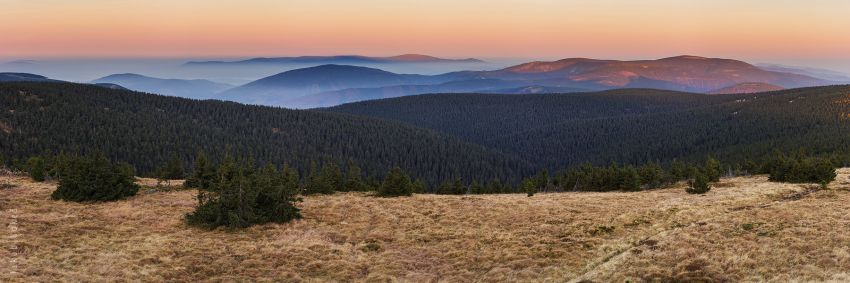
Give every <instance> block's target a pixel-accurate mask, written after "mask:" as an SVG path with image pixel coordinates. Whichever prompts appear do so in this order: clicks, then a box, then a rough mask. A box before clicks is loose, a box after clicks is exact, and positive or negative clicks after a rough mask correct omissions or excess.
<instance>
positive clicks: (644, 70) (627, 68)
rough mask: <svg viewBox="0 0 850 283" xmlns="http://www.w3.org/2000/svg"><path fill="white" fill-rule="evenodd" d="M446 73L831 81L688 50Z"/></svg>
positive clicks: (789, 83) (589, 79) (711, 86)
mask: <svg viewBox="0 0 850 283" xmlns="http://www.w3.org/2000/svg"><path fill="white" fill-rule="evenodd" d="M446 75H449V76H455V77H461V78H496V79H504V80H524V81H530V82H534V83H536V84H539V85H543V86H561V87H579V88H590V89H597V90H604V89H615V88H657V89H667V90H676V91H689V92H703V93H704V92H708V91H712V90H717V89H720V88H723V87H728V86H732V85H736V84H740V83H750V82H758V83H769V84H775V85H779V86H782V87H785V88H796V87H807V86H817V85H825V84H829V82H828V81H826V80H822V79H817V78H813V77H810V76H805V75H799V74H792V73H782V72H773V71H766V70H763V69H760V68H758V67H756V66H754V65H751V64H749V63H746V62H743V61H738V60H731V59H721V58H706V57H699V56H690V55H683V56H676V57H668V58H662V59H657V60H637V61H620V60H597V59H587V58H569V59H562V60H558V61H551V62H544V61H539V62H530V63H525V64H520V65H516V66H512V67H508V68H504V69H501V70H496V71H483V72H468V71H467V72H457V73H452V74H446Z"/></svg>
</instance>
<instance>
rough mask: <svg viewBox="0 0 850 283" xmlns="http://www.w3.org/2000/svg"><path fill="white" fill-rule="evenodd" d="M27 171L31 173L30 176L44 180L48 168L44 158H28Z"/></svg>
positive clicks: (39, 180) (35, 179)
mask: <svg viewBox="0 0 850 283" xmlns="http://www.w3.org/2000/svg"><path fill="white" fill-rule="evenodd" d="M26 171H27V173H28V174H29V175H30V178H32V179H33V181H36V182H44V180H45V177H46V173H47V172H46V171H47V170H46V168H45V165H44V158H41V157H31V158H30V159H28V160H27V170H26Z"/></svg>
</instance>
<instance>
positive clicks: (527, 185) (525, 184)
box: [520, 179, 537, 197]
mask: <svg viewBox="0 0 850 283" xmlns="http://www.w3.org/2000/svg"><path fill="white" fill-rule="evenodd" d="M520 188H521V189H522V191H523V192H525V193H526V194H527V195H528V196H529V197H532V196H534V194H536V193H537V184H536V182H535V181H534V180H531V179H525V180H523V181H522V183H521V184H520Z"/></svg>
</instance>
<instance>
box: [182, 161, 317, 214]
mask: <svg viewBox="0 0 850 283" xmlns="http://www.w3.org/2000/svg"><path fill="white" fill-rule="evenodd" d="M284 171H285V172H284V173H279V172H278V171H277V169H276V168H274V166H266V167H264V168H263V169H261V170H254V168H253V166H251V165H246V164H236V163H234V162H232V161H229V160H226V161H224V162H222V164H221V166H220V167H219V169H218V170H217V175H216V176H215V178H214V180H212V182H211V187H210V189H209V190H198V206H197V207H196V208H195V211H193V212H191V213H189V214H187V215H186V220H187V222H188V223H189V224H190V225H194V226H198V227H203V228H208V229H214V228H217V227H227V228H229V229H237V228H245V227H248V226H251V225H255V224H264V223H270V222H273V223H285V222H289V221H291V220H294V219H300V218H301V212H300V210H299V209H298V207H296V206H295V205H294V202H297V201H300V199H298V198H296V197H295V195H296V194H297V193H298V190H299V188H298V183H297V182H292V180H290V179H291V175H290V172H289V171H288V169H286V170H284Z"/></svg>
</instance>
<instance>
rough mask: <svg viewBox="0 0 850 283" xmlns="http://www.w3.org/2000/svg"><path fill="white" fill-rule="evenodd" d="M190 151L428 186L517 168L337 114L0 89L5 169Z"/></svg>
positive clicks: (38, 88) (505, 160)
mask: <svg viewBox="0 0 850 283" xmlns="http://www.w3.org/2000/svg"><path fill="white" fill-rule="evenodd" d="M198 150H203V151H205V152H206V153H207V154H209V155H211V156H212V158H213V159H217V160H220V159H221V158H222V156H223V155H224V154H225V153H226V152H231V153H233V154H234V155H237V156H239V157H253V158H255V159H256V160H257V162H258V163H260V164H261V163H263V162H273V163H276V164H278V165H280V164H283V163H289V164H290V165H292V166H296V167H298V168H300V169H301V170H302V172H304V170H306V168H307V167H308V166H309V164H310V162H311V161H317V162H319V163H320V164H321V163H322V162H323V161H324V160H325V159H326V158H331V159H332V160H333V161H335V162H337V163H338V164H341V165H343V164H345V163H346V162H347V161H348V159H351V160H354V161H355V162H357V163H359V165H360V166H361V167H362V168H363V170H364V173H365V174H366V175H367V176H368V175H370V174H382V173H384V172H386V171H387V170H388V169H389V168H392V167H393V166H396V165H398V166H401V168H403V169H404V170H407V171H408V172H409V173H410V174H411V175H413V176H415V177H417V178H424V179H425V180H428V181H430V182H437V181H439V180H443V179H447V178H451V177H453V176H454V175H455V173H456V172H457V173H458V174H460V176H462V177H463V178H465V179H472V178H476V179H477V178H481V179H485V178H493V177H503V178H507V177H508V176H518V175H523V174H524V173H527V172H530V171H531V170H532V168H530V167H529V166H526V165H525V163H524V162H523V161H520V160H518V159H515V158H510V157H506V156H504V155H502V154H500V153H497V152H495V151H492V150H488V149H484V148H482V147H480V146H477V145H474V144H470V143H465V142H462V141H460V140H459V139H456V138H453V137H448V136H446V135H442V134H438V133H435V132H433V131H430V130H424V129H418V128H414V127H411V126H407V125H403V124H400V123H398V122H390V121H381V120H376V119H372V118H365V117H355V116H351V115H347V114H337V113H321V112H314V111H297V110H287V109H280V108H273V107H260V106H246V105H241V104H237V103H231V102H220V101H198V100H189V99H182V98H174V97H165V96H159V95H152V94H145V93H139V92H132V91H126V90H114V89H109V88H103V87H97V86H91V85H82V84H71V83H2V84H0V151H2V156H3V157H4V159H5V160H6V161H7V162H10V161H11V160H13V159H22V158H25V157H29V156H34V155H52V154H58V153H60V152H62V151H64V152H67V153H82V154H87V153H91V152H93V151H102V152H104V153H105V154H106V155H107V156H109V157H110V158H112V159H115V160H120V161H126V162H129V163H131V164H132V165H134V166H135V167H136V169H137V170H138V171H139V172H140V173H142V174H149V173H150V172H151V171H152V170H153V169H154V168H155V167H157V166H160V165H162V164H164V163H165V161H166V160H167V159H168V158H169V157H170V156H171V155H172V154H177V155H179V157H180V158H181V159H183V160H184V161H185V162H186V163H187V164H189V163H190V162H191V161H192V159H193V158H194V156H195V154H196V153H197V151H198Z"/></svg>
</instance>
